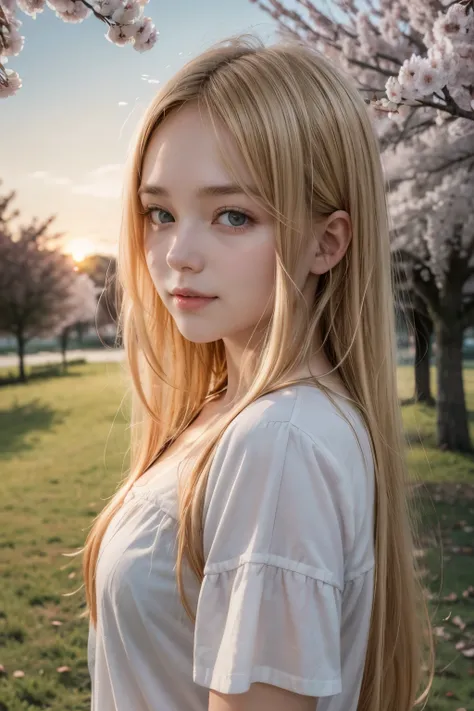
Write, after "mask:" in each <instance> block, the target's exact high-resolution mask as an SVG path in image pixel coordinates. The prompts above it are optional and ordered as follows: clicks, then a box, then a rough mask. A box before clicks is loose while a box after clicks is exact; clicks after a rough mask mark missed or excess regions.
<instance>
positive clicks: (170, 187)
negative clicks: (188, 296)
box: [140, 105, 276, 347]
mask: <svg viewBox="0 0 474 711" xmlns="http://www.w3.org/2000/svg"><path fill="white" fill-rule="evenodd" d="M228 138H229V140H228V145H227V150H228V151H229V154H230V156H232V160H233V161H235V164H236V165H239V166H240V167H241V169H242V171H243V173H242V174H243V175H244V176H245V177H246V180H247V184H250V183H251V180H250V175H249V174H248V171H247V170H246V169H245V167H244V165H243V163H242V159H241V157H240V156H239V155H238V153H237V151H236V149H235V148H234V146H233V145H232V141H231V138H230V136H229V137H228ZM231 182H232V180H231V179H230V176H229V175H228V174H227V172H226V171H225V169H224V167H223V165H222V163H221V162H220V160H219V156H218V152H217V144H216V141H215V138H214V133H213V129H212V124H211V123H210V121H209V120H208V119H207V118H206V117H205V115H202V116H200V114H199V112H198V109H197V107H195V106H194V105H193V106H191V105H190V106H185V107H184V108H181V109H180V110H179V111H178V112H175V113H173V114H171V115H170V116H168V117H167V118H166V119H165V121H164V122H163V123H162V124H161V125H160V126H159V127H158V129H157V130H156V131H155V133H154V134H153V136H152V137H151V140H150V143H149V145H148V148H147V151H146V155H145V159H144V164H143V171H142V182H141V186H140V199H141V201H142V205H143V210H144V211H149V213H148V214H147V216H146V227H145V252H146V260H147V265H148V269H149V271H150V275H151V277H152V280H153V283H154V285H155V287H156V290H157V292H158V294H159V296H160V297H161V299H162V301H163V303H164V305H165V306H166V308H167V309H168V310H169V312H170V313H171V315H172V317H173V319H174V320H175V322H176V325H177V327H178V329H179V331H180V332H181V334H182V335H183V336H184V337H185V338H187V339H188V340H190V341H193V342H195V343H208V342H211V341H216V340H219V339H224V340H225V341H228V342H232V343H237V342H238V343H239V344H241V345H242V346H244V347H245V345H246V344H247V341H248V339H249V338H250V336H251V334H252V331H253V328H254V326H255V325H256V324H257V322H258V321H259V319H261V321H260V324H259V330H260V328H261V327H262V326H263V325H264V324H265V323H266V322H267V321H268V318H269V316H270V314H271V310H272V300H273V296H272V290H273V285H274V278H275V261H276V260H275V251H274V224H273V222H274V221H273V218H272V217H271V216H270V215H268V214H267V213H266V212H265V211H264V210H263V209H262V208H261V207H260V206H259V205H258V204H257V202H255V201H254V200H253V199H251V198H249V197H247V195H245V193H241V192H239V191H238V188H237V187H234V188H232V187H229V185H230V184H231ZM211 187H213V188H215V190H214V191H211V190H210V188H211ZM177 287H179V288H189V289H195V290H196V291H199V292H201V293H204V294H206V295H209V296H214V297H216V298H215V299H214V300H212V301H209V302H206V305H205V306H204V307H201V308H198V309H196V310H188V309H186V310H184V309H180V308H179V306H178V305H177V303H176V300H175V298H174V297H173V296H172V294H171V293H170V292H171V291H172V290H173V289H175V288H177ZM262 316H263V318H262Z"/></svg>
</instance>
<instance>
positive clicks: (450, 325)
mask: <svg viewBox="0 0 474 711" xmlns="http://www.w3.org/2000/svg"><path fill="white" fill-rule="evenodd" d="M435 331H436V360H437V380H438V407H437V439H438V446H439V447H440V448H441V449H448V450H450V451H455V452H471V451H472V446H471V440H470V437H469V428H468V421H467V410H466V400H465V396H464V383H463V372H462V344H463V330H462V328H461V326H460V325H458V320H457V319H455V318H454V319H450V322H446V321H439V322H438V323H437V324H436V328H435Z"/></svg>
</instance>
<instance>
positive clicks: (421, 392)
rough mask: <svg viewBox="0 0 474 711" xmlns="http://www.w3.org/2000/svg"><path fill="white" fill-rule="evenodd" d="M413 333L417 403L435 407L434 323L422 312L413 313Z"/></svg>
mask: <svg viewBox="0 0 474 711" xmlns="http://www.w3.org/2000/svg"><path fill="white" fill-rule="evenodd" d="M413 332H414V336H415V402H424V403H426V404H427V405H432V406H433V405H434V404H435V400H434V398H433V396H432V394H431V385H430V360H431V337H432V335H433V321H432V320H431V318H430V317H429V316H428V315H425V314H422V313H421V312H420V311H417V310H415V311H414V312H413Z"/></svg>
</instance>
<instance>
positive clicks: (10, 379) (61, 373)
mask: <svg viewBox="0 0 474 711" xmlns="http://www.w3.org/2000/svg"><path fill="white" fill-rule="evenodd" d="M85 363H87V361H86V359H85V358H76V360H71V361H68V363H67V367H66V368H64V367H63V365H62V363H49V364H46V365H32V366H27V367H26V369H25V372H26V377H27V380H26V381H22V380H20V379H19V377H18V375H17V374H16V375H13V374H12V373H11V371H10V372H9V374H8V375H7V376H0V387H2V386H6V385H28V384H29V383H31V382H36V381H38V380H49V379H51V378H64V377H69V378H70V377H74V378H77V377H82V373H75V372H74V371H72V370H70V366H75V365H84V364H85Z"/></svg>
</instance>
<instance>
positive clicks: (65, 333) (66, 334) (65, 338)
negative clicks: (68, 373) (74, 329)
mask: <svg viewBox="0 0 474 711" xmlns="http://www.w3.org/2000/svg"><path fill="white" fill-rule="evenodd" d="M69 330H70V328H69V326H66V328H63V330H62V331H61V334H60V337H59V340H60V342H61V353H62V357H63V370H66V369H67V359H66V352H67V343H68V340H69Z"/></svg>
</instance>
